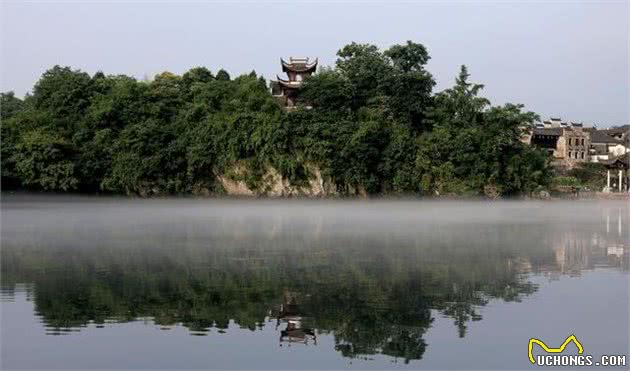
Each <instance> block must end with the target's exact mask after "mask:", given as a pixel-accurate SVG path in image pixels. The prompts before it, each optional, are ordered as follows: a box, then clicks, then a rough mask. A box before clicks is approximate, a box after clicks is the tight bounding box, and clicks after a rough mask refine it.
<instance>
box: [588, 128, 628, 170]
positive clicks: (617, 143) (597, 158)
mask: <svg viewBox="0 0 630 371" xmlns="http://www.w3.org/2000/svg"><path fill="white" fill-rule="evenodd" d="M608 132H609V130H596V129H592V130H589V133H590V135H591V147H590V149H589V154H590V158H591V161H592V162H601V161H606V160H609V159H611V158H613V157H616V156H621V155H623V154H625V153H626V146H625V145H624V142H623V141H622V140H621V139H617V138H615V137H613V136H611V135H609V134H608Z"/></svg>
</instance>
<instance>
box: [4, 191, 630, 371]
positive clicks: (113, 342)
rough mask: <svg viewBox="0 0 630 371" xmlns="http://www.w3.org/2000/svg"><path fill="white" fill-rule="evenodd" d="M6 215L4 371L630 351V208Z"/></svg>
mask: <svg viewBox="0 0 630 371" xmlns="http://www.w3.org/2000/svg"><path fill="white" fill-rule="evenodd" d="M1 211H2V215H1V216H2V223H1V227H2V230H1V242H2V249H1V250H0V253H1V264H2V266H1V267H2V271H1V281H2V284H1V287H2V291H1V294H2V295H0V303H1V304H0V305H1V306H2V315H1V319H2V367H4V368H47V369H48V368H92V369H94V368H114V369H129V368H180V369H181V368H184V369H186V368H249V369H251V368H271V369H278V368H285V369H286V368H290V369H295V368H327V369H330V368H347V367H353V368H469V367H471V366H472V365H474V367H476V368H480V367H481V368H501V369H505V368H527V367H530V365H529V361H528V359H527V342H528V339H529V338H530V337H538V338H541V339H545V340H547V341H548V343H549V344H555V345H559V344H560V343H562V341H563V340H564V339H565V338H566V337H567V336H568V335H569V334H573V333H574V334H576V336H577V337H578V338H579V339H580V341H581V342H582V344H583V345H584V347H585V351H586V352H587V353H588V354H627V350H628V348H629V347H628V345H629V342H628V296H629V294H628V287H629V274H628V271H629V267H630V263H629V255H630V242H629V241H630V228H629V222H630V205H629V204H628V202H625V201H553V202H534V201H531V202H519V201H507V202H481V201H468V202H465V201H417V200H400V201H384V200H379V201H356V200H339V201H327V200H247V199H152V200H145V199H123V198H106V197H99V198H93V197H67V196H32V195H19V196H4V197H3V199H2V210H1ZM53 335H64V336H53ZM190 335H197V336H190ZM33 354H37V357H33Z"/></svg>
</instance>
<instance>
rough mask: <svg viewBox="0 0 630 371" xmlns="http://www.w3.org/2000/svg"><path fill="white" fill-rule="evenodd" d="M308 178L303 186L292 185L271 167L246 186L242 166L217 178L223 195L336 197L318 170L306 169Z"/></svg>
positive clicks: (246, 178) (245, 174)
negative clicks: (259, 177) (253, 182)
mask: <svg viewBox="0 0 630 371" xmlns="http://www.w3.org/2000/svg"><path fill="white" fill-rule="evenodd" d="M308 170H309V173H310V178H309V179H308V181H307V182H306V184H303V185H294V184H291V183H290V182H289V180H288V179H286V178H283V177H282V175H281V174H280V173H279V172H278V171H277V170H276V169H274V168H273V167H267V171H266V172H265V174H264V175H263V176H262V177H261V179H260V180H257V181H256V182H255V183H256V184H251V183H252V182H249V184H248V181H247V180H248V170H247V169H246V168H245V167H243V166H238V165H237V166H234V167H233V168H232V169H230V170H229V171H228V172H226V173H225V174H221V175H219V176H217V181H218V182H219V183H220V184H221V186H222V187H223V189H224V190H225V193H226V194H228V195H232V196H269V197H291V196H305V197H327V196H334V195H337V191H336V188H335V186H334V184H332V183H330V182H329V181H327V180H325V179H324V177H323V176H322V173H321V171H320V170H319V168H317V167H314V166H310V167H309V168H308Z"/></svg>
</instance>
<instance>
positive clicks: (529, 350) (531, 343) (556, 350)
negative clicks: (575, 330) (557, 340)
mask: <svg viewBox="0 0 630 371" xmlns="http://www.w3.org/2000/svg"><path fill="white" fill-rule="evenodd" d="M570 342H574V343H575V345H576V346H577V348H578V353H579V354H582V353H584V348H583V347H582V344H580V342H579V341H578V339H577V338H576V337H575V335H571V336H569V337H568V338H567V339H566V340H565V341H564V343H562V345H560V347H558V348H549V347H548V346H547V344H545V343H543V342H542V341H541V340H538V339H534V338H531V339H529V345H528V346H527V353H528V354H529V360H530V362H531V363H534V364H535V363H536V361H535V360H534V356H533V355H532V348H533V347H534V344H538V345H540V347H541V348H543V350H544V351H545V352H547V353H562V352H563V351H564V348H566V347H567V345H568V344H569V343H570Z"/></svg>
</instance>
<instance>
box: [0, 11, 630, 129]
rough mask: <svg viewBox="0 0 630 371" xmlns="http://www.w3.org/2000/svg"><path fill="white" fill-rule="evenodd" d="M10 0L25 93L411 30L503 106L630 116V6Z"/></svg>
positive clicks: (254, 65)
mask: <svg viewBox="0 0 630 371" xmlns="http://www.w3.org/2000/svg"><path fill="white" fill-rule="evenodd" d="M0 1H2V7H1V9H0V10H1V13H0V21H1V23H2V28H1V31H2V33H1V35H0V40H1V41H2V54H1V55H0V62H1V69H0V72H1V75H2V76H1V80H0V81H1V86H0V90H2V91H9V90H13V91H15V92H16V94H17V95H18V96H23V95H24V94H25V93H26V92H28V91H30V90H31V88H32V86H33V84H34V83H35V82H36V81H37V80H38V78H39V76H41V74H42V73H43V72H44V71H45V70H46V69H48V68H50V67H52V66H53V65H55V64H59V65H68V66H71V67H73V68H76V69H81V70H84V71H87V72H89V73H90V74H93V73H94V72H96V71H99V70H102V71H103V72H105V73H106V74H127V75H132V76H135V77H137V78H143V77H144V76H153V75H154V74H156V73H159V72H162V71H171V72H174V73H178V74H181V73H184V72H185V71H186V70H188V69H189V68H191V67H194V66H206V67H207V68H209V69H210V70H212V71H213V72H216V71H217V70H218V69H219V68H225V69H226V70H227V71H228V72H230V74H231V75H232V76H235V75H238V74H242V73H248V72H250V71H251V70H256V72H258V73H262V74H263V75H264V76H265V77H266V78H268V79H269V78H274V77H275V75H276V74H277V73H278V74H279V73H280V72H281V69H280V62H279V58H280V57H281V56H283V57H288V56H291V55H294V56H312V57H319V60H320V63H321V64H323V65H332V64H334V61H335V58H336V56H335V53H336V52H337V50H338V49H340V48H341V47H342V46H344V45H345V44H347V43H350V42H352V41H356V42H360V43H372V44H376V45H378V46H379V47H381V48H387V47H388V46H390V45H392V44H396V43H404V42H405V41H406V40H412V41H415V42H419V43H422V44H424V45H425V46H426V47H427V48H428V50H429V53H430V55H431V61H430V62H429V65H428V69H429V70H430V71H431V72H432V73H433V75H434V77H435V78H436V80H437V82H438V84H437V86H436V91H439V90H442V89H444V88H447V87H449V86H450V85H452V83H453V80H454V77H455V75H456V74H457V72H458V70H459V66H460V65H461V64H466V65H467V66H468V68H469V72H470V73H471V74H472V80H473V81H476V82H480V83H483V84H485V85H486V89H485V93H484V94H485V95H486V96H487V97H488V98H490V99H491V100H492V102H493V103H494V104H502V103H505V102H512V103H523V104H525V105H526V108H527V109H529V110H532V111H535V112H537V113H539V114H540V115H541V116H542V117H543V118H546V117H548V116H550V115H553V116H561V117H562V118H563V119H567V120H572V121H583V122H585V123H588V124H597V125H598V126H600V127H607V126H611V125H619V124H626V123H630V119H629V107H630V95H629V92H628V91H629V86H630V79H629V63H628V62H629V46H628V44H629V37H630V36H629V32H630V30H629V23H630V2H629V1H626V0H620V1H529V2H525V1H523V2H518V1H500V2H499V1H459V2H454V1H451V2H449V1H442V2H429V1H406V2H402V1H397V2H392V1H388V2H385V1H382V2H379V1H369V2H359V1H343V2H333V1H308V2H305V1H302V2H295V1H260V2H254V1H238V2H217V1H188V2H182V1H178V2H176V1H133V2H132V1H110V2H105V1H100V2H96V1H87V0H86V1H63V2H54V1H36V2H25V1H9V0H0Z"/></svg>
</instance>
